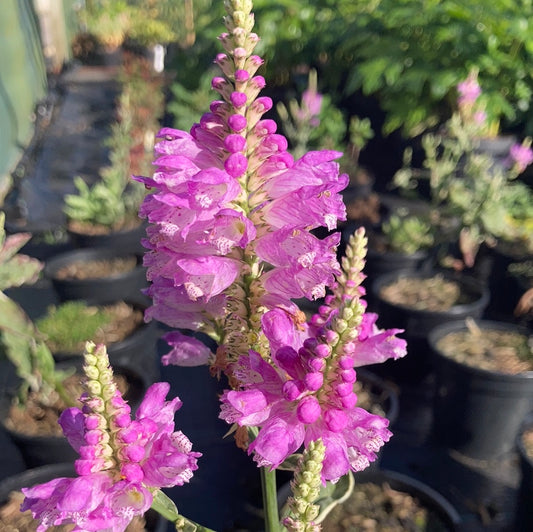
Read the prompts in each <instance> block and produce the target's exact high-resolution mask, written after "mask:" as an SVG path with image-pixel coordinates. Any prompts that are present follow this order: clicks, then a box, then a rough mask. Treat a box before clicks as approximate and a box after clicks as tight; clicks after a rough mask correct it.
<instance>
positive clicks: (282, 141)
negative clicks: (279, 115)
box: [135, 1, 348, 364]
mask: <svg viewBox="0 0 533 532" xmlns="http://www.w3.org/2000/svg"><path fill="white" fill-rule="evenodd" d="M225 5H226V10H227V13H228V15H227V16H226V17H225V25H226V29H227V32H226V33H223V34H222V35H220V38H219V40H220V42H221V44H222V46H223V48H224V52H222V53H219V54H218V55H217V56H216V58H215V63H216V64H217V65H218V66H219V67H220V69H221V75H217V76H215V77H214V78H213V80H212V88H213V89H214V91H216V92H217V93H218V95H219V97H220V99H218V100H215V101H213V102H212V104H211V106H210V109H209V112H207V113H205V114H204V115H203V116H202V117H201V118H200V121H199V123H197V124H195V125H194V126H193V127H192V128H191V130H190V132H185V131H179V130H175V129H171V128H164V129H162V130H161V131H160V132H159V139H160V142H159V143H158V144H157V145H156V147H155V151H156V159H155V161H154V164H155V165H156V169H155V172H154V175H153V176H152V177H139V176H137V177H135V179H137V180H139V181H142V182H143V183H144V184H145V185H146V186H147V187H148V188H150V189H151V190H152V193H151V194H148V195H147V197H146V199H145V201H144V203H143V205H142V207H141V210H140V216H141V217H143V218H146V219H147V220H148V222H149V228H148V230H147V238H146V239H145V240H144V242H143V244H144V246H145V247H146V248H147V252H146V254H145V259H144V264H145V266H146V267H147V277H148V280H149V281H151V286H150V287H149V289H148V290H147V291H146V293H147V295H149V296H150V297H151V298H152V301H153V305H152V307H150V308H149V309H148V311H147V312H146V315H145V318H146V319H147V320H150V319H152V318H155V319H157V320H160V321H162V322H164V323H166V324H168V325H170V326H172V327H177V328H189V329H192V330H197V331H202V332H205V333H207V334H209V335H211V337H212V338H214V339H215V340H216V341H217V342H218V343H219V344H220V345H223V346H225V347H224V349H223V352H224V353H225V356H227V357H228V359H229V360H230V361H231V360H233V361H234V360H236V359H237V358H238V356H240V355H242V354H246V352H247V351H248V349H249V348H250V346H252V347H253V348H255V349H259V351H261V352H262V353H263V354H265V353H264V347H265V346H266V345H267V342H266V340H265V339H264V337H263V336H264V335H262V333H261V329H260V318H261V315H262V314H264V312H266V311H267V310H269V309H272V308H276V307H286V308H293V307H294V304H293V303H292V302H291V299H292V298H295V297H307V298H310V299H315V298H317V297H322V296H323V295H324V294H325V289H326V287H328V286H330V285H331V284H332V283H333V282H334V275H335V274H336V273H337V272H338V271H339V265H338V263H337V260H336V256H335V248H336V246H337V244H338V242H339V237H338V236H333V237H330V238H328V239H326V240H324V241H320V240H318V239H317V238H315V237H314V236H313V235H312V234H311V233H310V230H311V229H313V228H316V227H319V226H325V227H327V228H328V229H330V230H332V229H334V228H335V227H336V224H337V220H339V219H341V220H344V219H345V216H346V214H345V207H344V204H343V202H342V196H341V194H340V191H341V190H342V189H343V188H344V187H346V185H347V184H348V177H347V176H346V175H339V165H338V163H336V162H335V159H337V158H339V157H340V156H341V155H342V154H341V153H339V152H334V151H327V150H326V151H316V152H310V153H308V154H306V155H304V156H303V157H302V158H300V159H298V160H296V161H295V160H294V159H293V157H292V156H291V155H290V154H289V153H288V151H287V148H288V142H287V140H286V138H285V137H284V136H282V135H280V134H278V133H277V126H276V123H275V122H274V121H273V120H270V119H264V118H263V115H264V114H265V113H266V112H267V111H269V110H270V109H271V108H272V100H271V99H270V98H268V97H264V96H260V92H261V90H262V89H263V87H264V86H265V80H264V79H263V77H262V76H261V75H258V74H257V71H258V69H259V68H260V67H261V65H262V64H263V60H262V59H261V58H260V57H259V56H257V55H254V53H253V51H254V48H255V46H256V44H257V42H258V40H259V38H258V36H257V35H256V34H255V33H252V31H251V30H252V28H253V25H254V18H253V14H252V13H251V2H248V1H244V2H240V1H239V2H225ZM289 278H291V279H290V281H289ZM243 301H246V305H244V304H241V303H242V302H243ZM258 327H259V328H258ZM175 340H176V338H174V341H173V344H172V353H173V354H172V356H170V357H168V360H169V361H170V362H173V363H174V362H177V363H180V360H187V363H188V364H192V363H194V357H192V356H191V353H192V352H191V349H190V346H188V345H185V344H184V345H183V349H184V351H186V353H185V354H183V355H180V354H179V351H180V349H181V347H180V341H179V339H178V340H177V341H175ZM220 352H222V351H220ZM217 358H218V357H217ZM196 361H197V363H198V364H200V363H205V361H206V358H205V357H204V356H199V357H198V358H197V359H196Z"/></svg>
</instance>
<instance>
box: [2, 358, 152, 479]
mask: <svg viewBox="0 0 533 532" xmlns="http://www.w3.org/2000/svg"><path fill="white" fill-rule="evenodd" d="M81 364H82V362H81V361H79V362H78V364H77V366H78V367H79V368H81ZM57 367H58V369H66V368H69V367H72V364H71V363H70V364H67V363H65V364H58V365H57ZM113 372H114V373H115V374H116V375H121V376H124V377H125V378H126V380H127V382H128V392H127V394H126V395H125V397H124V398H125V399H126V400H127V401H128V403H129V405H130V406H131V409H132V412H134V411H135V410H136V409H137V407H138V406H139V405H140V403H141V401H142V398H143V397H144V392H145V391H146V390H147V388H148V386H149V385H150V382H149V381H148V380H147V379H146V377H145V375H143V374H141V373H140V372H136V371H134V370H132V369H130V368H124V367H118V366H117V367H114V368H113ZM80 374H81V369H80ZM12 399H13V396H12V395H7V394H6V395H4V396H3V397H1V398H0V414H1V419H2V420H5V419H6V418H7V413H8V411H9V408H10V406H11V402H12ZM78 406H79V405H78ZM3 428H4V430H5V431H6V433H7V434H8V436H9V437H10V438H11V440H12V441H13V443H14V444H15V445H16V446H17V447H18V448H19V450H20V452H21V454H22V457H23V459H24V462H25V464H26V466H27V467H28V468H34V467H39V466H43V465H47V464H57V463H62V462H68V461H70V462H74V460H76V459H77V458H78V454H77V453H76V451H74V449H73V448H72V447H71V446H70V444H69V443H68V441H67V439H66V438H65V437H63V436H59V435H58V436H55V435H29V434H25V433H24V432H20V431H18V430H12V429H11V428H9V427H7V426H6V425H5V423H3Z"/></svg>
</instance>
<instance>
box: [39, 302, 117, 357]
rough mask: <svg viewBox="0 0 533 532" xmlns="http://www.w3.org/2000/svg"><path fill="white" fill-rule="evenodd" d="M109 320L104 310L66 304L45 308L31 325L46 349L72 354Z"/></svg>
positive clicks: (89, 306) (72, 303) (110, 317)
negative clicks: (41, 338)
mask: <svg viewBox="0 0 533 532" xmlns="http://www.w3.org/2000/svg"><path fill="white" fill-rule="evenodd" d="M111 320H112V313H111V312H110V311H109V310H108V309H106V308H105V307H98V306H94V305H88V304H87V303H86V302H85V301H66V302H64V303H62V304H60V305H58V306H55V305H54V306H51V307H49V308H48V310H47V312H46V314H45V315H44V316H42V317H41V318H39V319H38V320H37V321H36V322H35V325H36V327H37V329H38V330H39V331H40V332H41V333H42V336H43V339H44V340H45V342H46V344H47V345H48V346H49V347H50V349H53V350H55V351H63V352H75V351H76V350H77V349H78V347H79V346H80V344H81V345H83V344H84V343H85V342H86V341H87V340H90V339H93V338H95V336H96V333H97V331H98V330H99V329H101V328H102V327H104V326H105V325H106V324H108V323H110V321H111Z"/></svg>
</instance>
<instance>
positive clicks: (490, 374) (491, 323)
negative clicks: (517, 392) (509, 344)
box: [428, 319, 533, 382]
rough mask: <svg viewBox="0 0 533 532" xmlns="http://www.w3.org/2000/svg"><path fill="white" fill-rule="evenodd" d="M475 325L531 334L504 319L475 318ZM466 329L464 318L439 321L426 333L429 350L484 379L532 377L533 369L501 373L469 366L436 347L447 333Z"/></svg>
mask: <svg viewBox="0 0 533 532" xmlns="http://www.w3.org/2000/svg"><path fill="white" fill-rule="evenodd" d="M475 323H476V325H477V326H478V327H479V328H481V329H496V330H509V331H515V332H517V333H520V334H524V335H526V336H531V331H529V330H528V329H527V328H526V327H524V326H522V325H519V324H516V323H510V322H505V321H495V320H485V319H475ZM465 329H467V326H466V320H465V319H459V320H453V321H449V322H446V323H441V324H440V325H437V326H436V327H434V328H433V329H431V331H429V333H428V343H429V346H430V348H431V351H432V353H433V355H434V356H436V357H438V358H440V359H441V360H445V361H446V362H447V363H449V364H450V365H452V366H454V367H456V368H461V369H463V370H466V371H469V372H470V373H472V374H474V375H477V376H479V377H483V378H486V379H498V380H504V381H510V382H513V381H514V382H516V381H527V380H531V379H533V370H530V371H523V372H522V373H517V374H510V373H503V372H501V371H492V370H487V369H482V368H477V367H475V366H470V365H468V364H464V363H462V362H458V361H457V360H455V359H453V358H451V357H449V356H447V355H445V354H444V353H443V352H442V351H441V350H440V349H439V348H438V347H437V342H438V341H439V340H440V339H442V338H444V337H445V336H446V335H447V334H450V333H453V332H458V331H462V330H465Z"/></svg>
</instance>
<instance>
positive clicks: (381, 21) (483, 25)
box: [307, 0, 533, 136]
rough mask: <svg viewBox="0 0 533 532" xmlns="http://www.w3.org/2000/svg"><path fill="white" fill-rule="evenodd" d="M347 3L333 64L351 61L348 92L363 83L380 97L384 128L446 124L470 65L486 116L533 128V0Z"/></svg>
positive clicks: (417, 129)
mask: <svg viewBox="0 0 533 532" xmlns="http://www.w3.org/2000/svg"><path fill="white" fill-rule="evenodd" d="M345 3H346V4H348V3H349V2H340V6H339V8H338V11H339V15H338V18H337V19H336V21H335V22H336V23H338V24H341V25H342V26H343V27H345V28H346V29H345V30H344V31H342V30H340V29H339V28H340V27H341V26H338V27H337V30H336V32H337V35H339V36H342V39H340V38H339V42H338V48H337V50H336V52H335V61H334V62H333V63H334V64H348V65H349V68H348V77H347V79H346V80H345V84H344V91H345V94H346V95H352V94H354V93H355V91H357V90H359V89H362V90H363V92H364V93H365V94H373V95H376V96H377V98H378V99H379V102H380V105H381V107H382V109H383V110H384V111H385V112H386V119H385V123H384V126H383V129H384V132H385V133H390V132H392V131H394V130H395V129H397V128H402V131H403V132H404V133H405V134H408V135H410V136H414V135H416V134H420V133H422V132H423V131H424V130H426V129H427V128H429V127H432V126H435V125H437V124H439V123H441V120H442V119H441V117H443V116H447V115H449V114H450V109H453V108H454V104H455V89H456V85H457V83H458V82H459V81H461V79H462V78H463V77H464V76H466V74H467V73H468V71H469V70H470V69H471V68H472V67H476V68H477V69H478V70H479V73H480V77H481V78H482V84H483V87H484V95H483V100H484V105H485V108H486V112H487V114H488V122H489V123H493V122H495V123H499V122H500V121H505V122H506V123H507V124H509V125H510V124H513V125H515V126H516V125H517V124H521V125H522V127H524V128H525V130H526V131H527V132H529V133H533V119H532V115H531V113H530V112H529V110H530V105H531V104H530V102H531V96H532V94H533V70H532V69H531V68H530V64H531V62H532V56H533V38H532V33H531V28H530V26H531V22H530V21H531V20H532V17H533V4H532V3H531V2H530V1H529V0H518V1H516V2H508V1H507V0H496V1H494V2H492V3H491V4H490V6H488V5H487V3H486V2H485V1H484V0H473V1H470V2H462V3H457V2H455V1H454V0H444V1H439V2H437V1H431V2H421V1H420V0H402V1H401V2H398V1H397V0H376V1H374V2H370V3H368V2H353V3H352V6H347V5H345ZM341 17H342V18H343V19H344V22H343V21H342V20H339V19H341ZM321 32H325V33H327V31H325V30H324V29H323V28H322V27H321ZM307 38H313V37H310V36H307ZM337 82H338V81H337Z"/></svg>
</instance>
